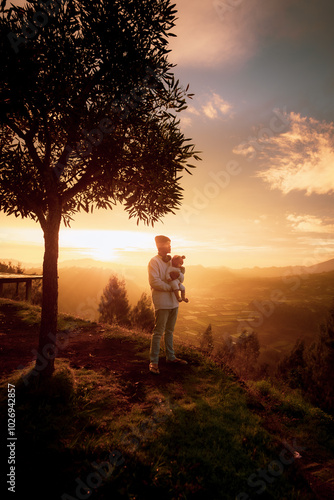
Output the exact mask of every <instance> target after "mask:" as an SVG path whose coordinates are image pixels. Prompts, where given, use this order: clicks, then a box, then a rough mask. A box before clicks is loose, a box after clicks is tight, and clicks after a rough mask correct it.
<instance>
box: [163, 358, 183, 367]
mask: <svg viewBox="0 0 334 500" xmlns="http://www.w3.org/2000/svg"><path fill="white" fill-rule="evenodd" d="M167 363H174V364H176V365H187V364H188V362H187V361H186V360H184V359H180V358H175V359H173V360H171V361H170V360H169V359H167Z"/></svg>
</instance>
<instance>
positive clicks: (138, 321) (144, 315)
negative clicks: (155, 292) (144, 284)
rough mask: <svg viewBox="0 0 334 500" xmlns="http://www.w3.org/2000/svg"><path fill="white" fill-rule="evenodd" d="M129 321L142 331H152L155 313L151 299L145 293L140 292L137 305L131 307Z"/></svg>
mask: <svg viewBox="0 0 334 500" xmlns="http://www.w3.org/2000/svg"><path fill="white" fill-rule="evenodd" d="M131 322H132V324H133V325H134V326H137V327H139V328H140V329H141V330H143V331H146V332H152V330H153V327H154V322H155V315H154V309H153V307H152V299H151V297H149V296H148V295H147V293H145V292H144V293H142V295H141V297H140V299H139V301H138V302H137V305H136V306H135V307H134V308H133V310H132V313H131Z"/></svg>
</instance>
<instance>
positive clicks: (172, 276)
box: [170, 271, 180, 280]
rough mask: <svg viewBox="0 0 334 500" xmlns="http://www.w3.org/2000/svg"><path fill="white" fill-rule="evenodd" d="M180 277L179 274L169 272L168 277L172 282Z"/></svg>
mask: <svg viewBox="0 0 334 500" xmlns="http://www.w3.org/2000/svg"><path fill="white" fill-rule="evenodd" d="M179 276H180V273H179V272H177V271H171V272H170V277H171V279H172V280H177V278H178V277H179Z"/></svg>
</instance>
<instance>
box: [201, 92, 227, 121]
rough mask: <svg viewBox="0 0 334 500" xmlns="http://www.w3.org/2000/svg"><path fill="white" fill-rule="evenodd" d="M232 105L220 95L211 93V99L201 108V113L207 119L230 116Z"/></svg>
mask: <svg viewBox="0 0 334 500" xmlns="http://www.w3.org/2000/svg"><path fill="white" fill-rule="evenodd" d="M231 110H232V105H231V104H230V103H229V102H227V101H225V100H224V99H223V98H222V97H220V95H218V94H215V93H213V95H212V97H211V98H209V99H208V101H207V102H206V103H205V104H204V105H203V106H202V111H203V113H204V114H205V116H206V117H207V118H210V119H215V118H219V117H221V116H224V117H226V116H231Z"/></svg>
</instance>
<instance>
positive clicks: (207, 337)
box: [199, 324, 214, 354]
mask: <svg viewBox="0 0 334 500" xmlns="http://www.w3.org/2000/svg"><path fill="white" fill-rule="evenodd" d="M199 345H200V348H201V349H203V350H204V351H206V352H207V353H208V354H210V353H211V352H212V351H213V347H214V344H213V335H212V326H211V324H210V325H209V326H208V327H207V329H206V330H205V331H204V332H203V333H202V336H201V339H200V344H199Z"/></svg>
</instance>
